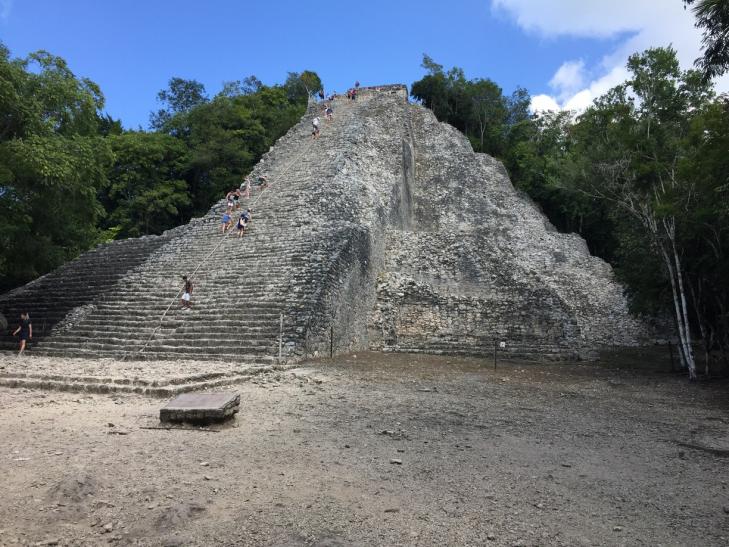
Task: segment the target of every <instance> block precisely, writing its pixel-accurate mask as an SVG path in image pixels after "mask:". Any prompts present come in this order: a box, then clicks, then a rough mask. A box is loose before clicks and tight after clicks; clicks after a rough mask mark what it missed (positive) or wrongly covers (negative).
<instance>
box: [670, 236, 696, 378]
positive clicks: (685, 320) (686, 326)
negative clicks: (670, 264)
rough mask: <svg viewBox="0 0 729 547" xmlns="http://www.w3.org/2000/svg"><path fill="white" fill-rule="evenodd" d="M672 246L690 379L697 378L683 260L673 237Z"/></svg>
mask: <svg viewBox="0 0 729 547" xmlns="http://www.w3.org/2000/svg"><path fill="white" fill-rule="evenodd" d="M671 248H672V250H673V259H674V262H675V263H676V279H677V280H678V290H679V294H680V296H681V313H682V316H683V324H684V330H685V335H686V342H685V343H686V353H687V356H688V359H687V363H688V369H689V380H691V381H692V382H693V381H694V380H696V362H695V361H694V350H693V347H692V346H691V325H690V324H689V320H688V306H687V305H686V291H685V290H684V288H683V272H682V271H681V260H680V258H679V256H678V252H677V251H676V242H675V241H674V240H673V239H671Z"/></svg>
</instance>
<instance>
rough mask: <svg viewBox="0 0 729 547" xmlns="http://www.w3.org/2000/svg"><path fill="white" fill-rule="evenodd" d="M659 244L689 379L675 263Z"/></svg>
mask: <svg viewBox="0 0 729 547" xmlns="http://www.w3.org/2000/svg"><path fill="white" fill-rule="evenodd" d="M656 245H658V247H659V249H660V251H661V255H662V256H663V261H664V264H665V266H666V270H667V271H668V279H669V280H670V281H671V292H672V293H673V307H674V318H675V319H676V329H677V330H678V342H679V343H678V355H679V356H680V357H681V366H682V368H684V369H687V370H689V379H690V378H691V372H690V368H689V367H690V365H689V352H688V351H686V349H687V345H686V334H685V325H684V322H683V314H682V313H681V309H680V308H681V304H680V297H679V294H678V287H677V283H676V277H675V275H674V271H673V270H674V268H673V263H672V262H671V258H670V257H669V255H668V251H667V250H666V249H665V248H664V247H663V245H662V244H661V242H660V241H657V242H656Z"/></svg>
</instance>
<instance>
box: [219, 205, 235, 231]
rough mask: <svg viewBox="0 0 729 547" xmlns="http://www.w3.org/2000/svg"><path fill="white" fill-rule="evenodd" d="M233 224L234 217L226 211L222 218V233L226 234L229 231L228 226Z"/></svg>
mask: <svg viewBox="0 0 729 547" xmlns="http://www.w3.org/2000/svg"><path fill="white" fill-rule="evenodd" d="M232 224H233V219H232V218H231V216H230V214H229V213H228V212H227V211H226V212H225V213H223V218H222V219H221V220H220V233H221V234H224V233H225V232H227V231H228V228H230V227H231V225H232Z"/></svg>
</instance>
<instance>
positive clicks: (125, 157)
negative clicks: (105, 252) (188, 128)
mask: <svg viewBox="0 0 729 547" xmlns="http://www.w3.org/2000/svg"><path fill="white" fill-rule="evenodd" d="M108 141H109V144H110V145H111V149H112V151H113V153H114V163H113V165H112V166H111V169H110V170H109V176H108V179H109V182H108V184H107V185H106V186H105V187H104V189H103V191H102V203H103V204H104V205H105V207H106V208H107V211H108V216H107V217H106V218H105V222H104V226H105V228H107V230H109V232H110V233H112V234H114V235H115V236H116V237H138V236H141V235H147V234H159V233H161V232H162V231H164V230H166V229H168V228H172V227H174V226H177V225H178V224H180V223H181V222H182V221H183V219H184V218H185V213H188V211H189V209H190V206H191V203H192V202H191V199H190V196H189V193H188V190H187V182H186V181H185V179H184V175H185V167H186V164H187V147H186V146H185V144H184V143H183V142H182V141H180V140H179V139H175V138H174V137H171V136H169V135H165V134H162V133H144V132H127V133H124V134H122V135H114V136H111V137H109V139H108Z"/></svg>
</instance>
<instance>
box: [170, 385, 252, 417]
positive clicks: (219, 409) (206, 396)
mask: <svg viewBox="0 0 729 547" xmlns="http://www.w3.org/2000/svg"><path fill="white" fill-rule="evenodd" d="M239 407H240V394H239V393H233V392H222V393H183V394H181V395H178V396H177V397H175V398H174V399H172V400H171V401H170V402H169V403H167V404H166V405H165V406H164V407H162V408H161V409H160V411H159V419H160V421H161V422H195V423H211V422H221V421H223V420H227V419H228V418H231V417H232V416H233V415H234V414H235V413H236V412H238V409H239Z"/></svg>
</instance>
